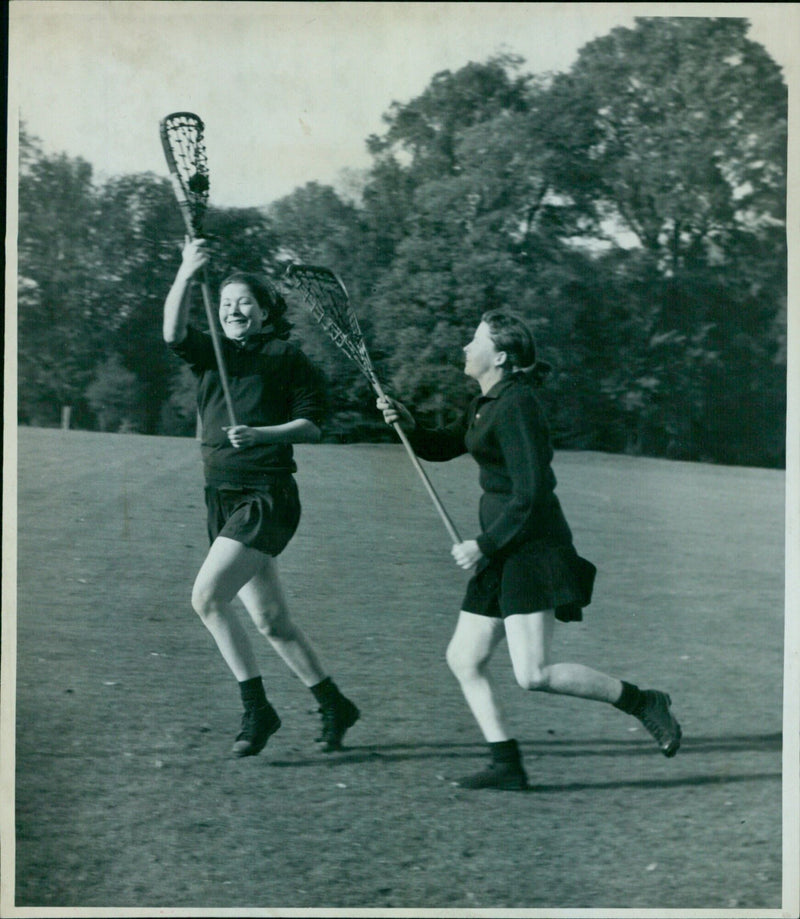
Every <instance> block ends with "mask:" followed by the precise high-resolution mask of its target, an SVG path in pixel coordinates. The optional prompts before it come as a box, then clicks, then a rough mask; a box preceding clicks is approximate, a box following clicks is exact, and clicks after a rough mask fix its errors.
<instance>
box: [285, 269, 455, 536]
mask: <svg viewBox="0 0 800 919" xmlns="http://www.w3.org/2000/svg"><path fill="white" fill-rule="evenodd" d="M283 280H284V283H285V284H286V285H287V287H290V288H293V289H295V290H299V291H300V293H301V294H302V295H303V298H304V300H305V301H306V304H307V305H308V307H309V309H310V311H311V315H312V317H313V318H314V319H315V320H316V321H317V322H318V323H319V324H320V325H321V326H322V328H323V329H324V330H325V331H326V332H327V333H328V336H329V338H330V339H331V340H332V341H333V343H334V344H335V345H336V347H337V348H339V349H340V350H341V351H344V353H345V354H346V355H347V356H348V357H349V358H350V360H351V361H353V362H354V363H355V364H356V366H357V367H358V369H359V370H360V371H361V372H362V373H363V374H364V376H365V377H366V378H367V380H368V381H369V384H370V386H372V388H373V390H374V391H375V393H376V394H377V395H378V397H379V398H381V399H385V398H386V394H385V393H384V391H383V387H382V386H381V384H380V381H379V380H378V377H377V375H376V373H375V368H374V367H373V366H372V360H371V359H370V356H369V353H368V351H367V346H366V345H365V344H364V336H363V335H362V334H361V328H360V327H359V324H358V317H357V316H356V314H355V312H354V310H353V308H352V306H351V305H350V297H349V295H348V293H347V289H346V288H345V286H344V284H343V283H342V281H341V280H340V278H339V277H338V276H337V275H335V274H334V273H333V272H332V271H331V270H330V269H329V268H320V267H317V266H315V265H290V266H289V267H288V268H287V269H286V273H285V274H284V277H283ZM392 427H393V428H394V429H395V431H396V432H397V436H398V437H399V438H400V440H401V441H402V443H403V446H404V447H405V448H406V452H407V453H408V455H409V458H410V459H411V462H412V463H413V464H414V468H415V469H416V470H417V472H418V473H419V477H420V478H421V479H422V483H423V485H424V486H425V489H426V491H427V492H428V495H429V496H430V499H431V500H432V501H433V504H434V506H435V508H436V510H437V511H438V512H439V516H440V517H441V518H442V522H443V523H444V525H445V527H446V528H447V532H448V533H449V535H450V539H452V541H453V542H454V543H460V542H461V537H460V536H459V535H458V531H457V530H456V528H455V526H454V525H453V521H452V520H451V519H450V516H449V515H448V513H447V511H446V510H445V509H444V506H443V505H442V502H441V501H440V500H439V496H438V495H437V494H436V492H435V491H434V488H433V485H431V482H430V479H429V478H428V476H427V475H426V473H425V470H424V469H423V468H422V466H421V465H420V461H419V459H418V458H417V454H416V453H415V452H414V448H413V447H412V446H411V444H410V443H409V442H408V437H406V432H405V431H404V430H403V429H402V428H401V427H400V425H399V423H398V422H396V421H395V422H394V424H393V425H392Z"/></svg>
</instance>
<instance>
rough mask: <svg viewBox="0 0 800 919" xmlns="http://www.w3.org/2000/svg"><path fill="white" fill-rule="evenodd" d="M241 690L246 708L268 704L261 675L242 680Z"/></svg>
mask: <svg viewBox="0 0 800 919" xmlns="http://www.w3.org/2000/svg"><path fill="white" fill-rule="evenodd" d="M239 692H240V693H241V694H242V703H243V704H244V707H245V708H251V707H252V708H258V707H259V706H261V705H266V704H267V696H266V693H265V692H264V681H263V680H262V678H261V677H260V676H254V677H252V678H251V679H249V680H242V681H241V682H240V683H239Z"/></svg>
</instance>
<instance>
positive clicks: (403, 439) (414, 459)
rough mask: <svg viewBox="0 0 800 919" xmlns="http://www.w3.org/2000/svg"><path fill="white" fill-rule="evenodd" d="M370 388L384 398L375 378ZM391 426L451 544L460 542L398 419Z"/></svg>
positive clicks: (384, 395)
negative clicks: (436, 512)
mask: <svg viewBox="0 0 800 919" xmlns="http://www.w3.org/2000/svg"><path fill="white" fill-rule="evenodd" d="M372 388H373V389H374V390H375V392H376V393H377V394H378V397H379V398H381V399H386V394H385V393H384V391H383V388H382V387H381V384H380V383H378V382H377V380H374V381H373V383H372ZM392 427H393V428H394V429H395V431H396V432H397V436H398V437H399V438H400V440H401V442H402V444H403V446H404V447H405V448H406V453H408V458H409V459H410V460H411V462H412V464H413V466H414V468H415V469H416V470H417V474H418V475H419V477H420V478H421V479H422V484H423V485H424V486H425V490H426V491H427V492H428V496H429V497H430V499H431V501H433V506H434V507H435V508H436V510H437V511H438V513H439V516H440V517H441V518H442V523H443V524H444V525H445V529H446V530H447V532H448V533H449V534H450V539H452V540H453V544H456V543H460V542H461V541H462V540H461V537H460V536H459V535H458V530H457V529H456V527H455V524H454V523H453V521H452V520H451V519H450V515H449V514H448V513H447V511H446V510H445V509H444V505H443V504H442V502H441V501H440V500H439V496H438V495H437V494H436V490H435V489H434V487H433V485H431V480H430V479H429V478H428V475H427V473H426V472H425V470H424V469H423V468H422V464H421V463H420V461H419V457H418V456H417V454H416V453H415V452H414V448H413V447H412V446H411V444H410V443H409V440H408V437H407V436H406V432H405V431H404V430H403V429H402V428H401V427H400V423H399V422H398V421H395V422H394V424H393V425H392Z"/></svg>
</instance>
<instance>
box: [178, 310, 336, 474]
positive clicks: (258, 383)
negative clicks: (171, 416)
mask: <svg viewBox="0 0 800 919" xmlns="http://www.w3.org/2000/svg"><path fill="white" fill-rule="evenodd" d="M220 344H221V346H222V352H223V357H224V360H225V369H226V371H227V374H228V382H229V384H230V391H231V398H232V400H233V405H234V408H235V410H236V421H237V423H238V424H246V425H249V426H251V427H263V426H267V425H276V424H285V423H286V422H288V421H295V420H297V419H299V418H305V419H307V420H308V421H311V422H313V423H314V424H316V425H320V424H321V423H322V419H323V415H324V410H325V400H324V388H323V385H322V378H321V375H320V373H319V371H318V370H317V368H316V367H315V366H314V365H313V364H312V363H311V361H310V360H309V359H308V358H307V357H306V356H305V355H304V354H303V352H302V351H301V350H300V349H299V348H298V347H297V346H296V345H293V344H291V343H289V342H286V341H283V340H281V339H279V338H275V337H274V336H271V335H270V334H269V333H259V334H258V335H252V336H250V337H248V338H247V339H246V340H245V341H244V342H242V343H238V342H234V341H232V340H231V339H229V338H223V339H221V341H220ZM169 347H170V349H171V350H172V351H173V352H174V353H175V354H176V355H178V357H180V358H181V359H182V360H184V361H186V363H187V364H188V365H189V366H190V367H191V369H192V372H193V373H194V375H195V376H196V377H197V380H198V384H197V406H198V409H199V411H200V420H201V423H202V428H203V438H202V442H201V449H202V454H203V468H204V471H205V478H206V483H207V484H209V485H222V484H230V485H256V484H259V483H260V482H262V481H263V480H264V477H265V476H267V475H270V474H286V473H294V472H296V471H297V464H296V463H295V461H294V452H293V450H292V445H291V444H257V445H255V446H252V447H248V448H247V449H246V450H237V449H236V448H235V447H234V446H233V445H232V444H231V442H230V441H229V440H228V436H227V434H226V433H225V431H224V430H223V428H224V427H227V426H228V425H230V421H229V419H228V414H227V409H226V404H225V396H224V392H223V389H222V381H221V379H220V375H219V370H218V369H217V361H216V356H215V354H214V344H213V342H212V341H211V336H210V335H209V334H208V333H207V332H200V331H199V330H198V329H196V328H194V327H193V326H189V327H188V328H187V330H186V337H185V338H184V339H183V341H181V342H178V343H177V344H172V345H170V346H169Z"/></svg>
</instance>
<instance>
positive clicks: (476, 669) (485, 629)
mask: <svg viewBox="0 0 800 919" xmlns="http://www.w3.org/2000/svg"><path fill="white" fill-rule="evenodd" d="M502 638H503V623H502V621H501V620H500V619H491V618H489V617H488V616H479V615H477V614H475V613H467V612H465V611H464V610H462V611H461V613H460V614H459V617H458V623H457V624H456V630H455V632H454V633H453V637H452V638H451V639H450V644H449V645H448V648H447V663H448V666H449V667H450V669H451V670H452V671H453V674H454V675H455V677H456V679H457V680H458V682H459V683H460V684H461V691H462V692H463V693H464V697H465V699H466V700H467V704H468V705H469V707H470V710H471V711H472V714H473V715H474V716H475V720H476V721H477V722H478V726H479V727H480V729H481V731H482V732H483V736H484V738H485V739H486V741H487V742H488V743H496V742H499V741H503V740H508V739H509V734H508V731H507V729H506V726H505V721H504V719H503V715H502V712H501V711H500V707H499V706H498V704H497V700H496V699H495V696H494V692H493V691H492V686H491V683H490V681H489V677H488V665H489V659H490V658H491V656H492V652H493V651H494V649H495V648H496V647H497V644H498V643H499V642H500V641H501V639H502Z"/></svg>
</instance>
